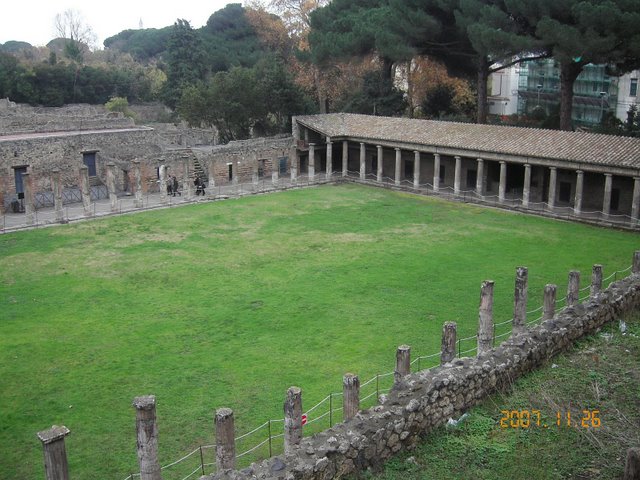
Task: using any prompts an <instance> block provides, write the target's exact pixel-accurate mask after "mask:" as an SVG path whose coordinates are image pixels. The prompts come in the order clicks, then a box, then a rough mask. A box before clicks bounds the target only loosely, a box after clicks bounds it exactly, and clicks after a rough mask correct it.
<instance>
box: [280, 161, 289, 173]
mask: <svg viewBox="0 0 640 480" xmlns="http://www.w3.org/2000/svg"><path fill="white" fill-rule="evenodd" d="M278 160H279V165H280V168H279V170H280V175H284V174H285V173H287V161H288V160H289V158H288V157H280V158H279V159H278Z"/></svg>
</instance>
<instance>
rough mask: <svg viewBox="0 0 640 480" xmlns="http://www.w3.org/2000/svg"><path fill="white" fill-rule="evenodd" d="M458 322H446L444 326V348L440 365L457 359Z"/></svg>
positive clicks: (441, 350)
mask: <svg viewBox="0 0 640 480" xmlns="http://www.w3.org/2000/svg"><path fill="white" fill-rule="evenodd" d="M457 328H458V325H457V324H456V322H444V325H442V346H441V348H440V365H444V364H445V363H448V362H450V361H451V360H453V359H454V358H456V335H457Z"/></svg>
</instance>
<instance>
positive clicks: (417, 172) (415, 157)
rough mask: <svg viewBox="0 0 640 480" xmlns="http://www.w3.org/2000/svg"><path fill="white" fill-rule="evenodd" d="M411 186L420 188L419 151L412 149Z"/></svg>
mask: <svg viewBox="0 0 640 480" xmlns="http://www.w3.org/2000/svg"><path fill="white" fill-rule="evenodd" d="M413 188H420V152H419V151H417V150H414V151H413Z"/></svg>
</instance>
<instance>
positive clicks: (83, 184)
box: [80, 165, 93, 217]
mask: <svg viewBox="0 0 640 480" xmlns="http://www.w3.org/2000/svg"><path fill="white" fill-rule="evenodd" d="M80 192H81V193H82V207H83V208H84V216H85V217H89V216H91V214H92V213H93V212H92V211H91V190H90V187H89V167H87V166H86V165H83V166H81V167H80Z"/></svg>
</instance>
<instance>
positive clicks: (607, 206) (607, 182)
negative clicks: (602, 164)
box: [602, 173, 613, 217]
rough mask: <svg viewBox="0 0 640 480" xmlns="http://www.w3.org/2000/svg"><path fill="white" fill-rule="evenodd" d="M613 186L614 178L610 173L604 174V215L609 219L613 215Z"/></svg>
mask: <svg viewBox="0 0 640 480" xmlns="http://www.w3.org/2000/svg"><path fill="white" fill-rule="evenodd" d="M612 186H613V176H612V175H611V174H610V173H605V174H604V199H603V200H602V213H604V216H605V217H608V216H609V214H610V213H611V189H612Z"/></svg>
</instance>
